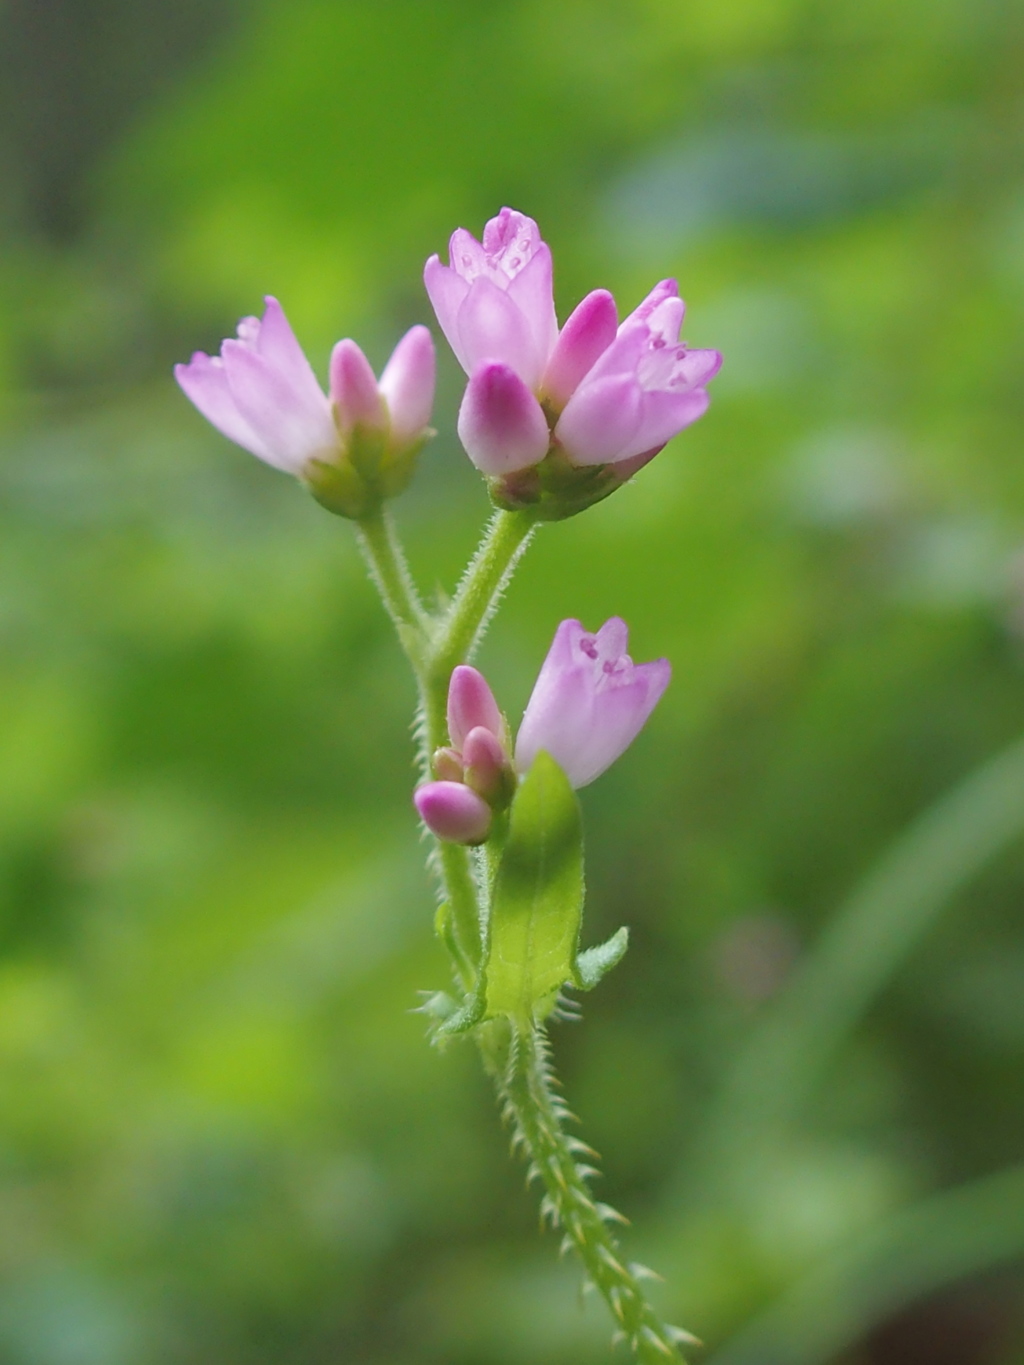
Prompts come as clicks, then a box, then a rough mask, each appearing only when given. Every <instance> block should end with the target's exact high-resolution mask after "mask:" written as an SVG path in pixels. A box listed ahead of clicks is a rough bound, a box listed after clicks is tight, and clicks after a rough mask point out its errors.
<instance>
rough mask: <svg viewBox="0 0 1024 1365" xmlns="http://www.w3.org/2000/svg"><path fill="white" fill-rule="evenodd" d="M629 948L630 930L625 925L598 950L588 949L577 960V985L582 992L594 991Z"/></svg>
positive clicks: (600, 944) (599, 945)
mask: <svg viewBox="0 0 1024 1365" xmlns="http://www.w3.org/2000/svg"><path fill="white" fill-rule="evenodd" d="M628 947H629V930H628V929H627V928H626V926H625V925H623V926H622V928H621V929H620V930H619V932H618V933H617V934H612V936H611V938H610V939H608V940H607V941H606V942H604V943H599V944H598V945H597V947H596V948H587V949H586V951H585V952H582V953H580V955H579V957H578V958H577V959H576V973H575V976H576V985H577V986H578V987H579V988H580V990H581V991H592V990H593V989H594V987H595V986H596V985H597V983H598V982H599V981H600V980H601V978H602V977H603V976H607V975H608V973H609V972H610V971H611V969H612V968H613V967H614V966H616V965H617V964H618V963H619V962H621V961H622V959H623V958H624V957H625V956H626V949H627V948H628Z"/></svg>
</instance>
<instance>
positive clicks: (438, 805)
mask: <svg viewBox="0 0 1024 1365" xmlns="http://www.w3.org/2000/svg"><path fill="white" fill-rule="evenodd" d="M413 801H414V802H415V805H416V809H417V810H418V811H419V814H420V819H421V820H422V821H423V823H424V824H425V825H426V827H427V828H428V829H429V830H430V831H431V832H432V833H433V834H436V835H437V837H438V838H439V839H447V840H448V841H450V842H451V843H457V844H478V843H481V842H482V841H483V840H484V839H486V837H487V831H488V830H489V829H490V827H491V808H490V806H489V805H488V804H487V802H486V801H485V800H484V799H483V798H482V797H480V796H477V794H476V792H475V791H473V789H472V788H471V787H467V786H465V785H464V784H463V783H461V782H427V783H424V785H423V786H422V787H417V788H416V791H415V792H414V793H413Z"/></svg>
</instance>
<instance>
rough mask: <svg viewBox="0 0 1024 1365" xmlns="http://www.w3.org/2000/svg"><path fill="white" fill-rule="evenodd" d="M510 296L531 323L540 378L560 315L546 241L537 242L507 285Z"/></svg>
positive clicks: (549, 250) (552, 344)
mask: <svg viewBox="0 0 1024 1365" xmlns="http://www.w3.org/2000/svg"><path fill="white" fill-rule="evenodd" d="M508 296H509V298H510V299H511V300H512V301H513V302H514V303H515V304H517V305H518V307H519V309H520V310H521V312H522V314H523V316H524V317H525V318H526V320H527V322H528V324H529V327H530V332H531V335H532V337H533V345H534V359H535V365H536V369H537V373H538V379H539V377H540V373H541V371H542V370H543V368H544V366H545V365H546V364H547V360H548V357H549V356H550V355H551V352H552V350H553V349H554V345H555V342H556V341H557V339H558V318H557V317H556V315H555V297H554V294H553V292H552V266H551V249H550V248H549V247H548V245H547V243H546V242H540V243H538V245H537V249H536V251H535V252H534V255H533V258H532V260H530V261H528V262H527V264H526V265H525V266H523V268H522V269H521V270H520V271H519V273H518V274H516V275H514V276H513V278H512V280H511V281H510V283H509V286H508ZM523 377H524V378H525V377H526V376H525V375H524V376H523Z"/></svg>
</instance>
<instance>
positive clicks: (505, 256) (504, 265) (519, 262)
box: [483, 208, 547, 279]
mask: <svg viewBox="0 0 1024 1365" xmlns="http://www.w3.org/2000/svg"><path fill="white" fill-rule="evenodd" d="M542 248H543V249H544V250H546V249H547V247H546V244H545V242H544V240H543V238H542V237H541V235H540V228H539V227H538V226H537V224H536V223H535V222H534V220H533V219H532V218H528V217H527V216H526V214H525V213H520V212H519V211H518V209H510V208H503V209H502V210H501V212H500V213H499V214H498V215H497V217H495V218H491V219H489V220H488V222H487V223H486V224H485V226H484V231H483V250H484V252H485V254H486V256H487V258H488V261H489V262H490V264H491V265H492V266H493V267H497V268H498V269H499V270H501V271H502V272H503V273H504V274H505V275H506V276H507V277H508V278H509V279H512V278H514V277H515V275H516V274H517V273H518V272H519V271H520V270H522V269H523V267H524V266H526V265H527V264H528V263H529V262H530V261H532V260H533V258H534V256H535V255H536V253H537V252H538V251H540V250H541V249H542Z"/></svg>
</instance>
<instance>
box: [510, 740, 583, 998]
mask: <svg viewBox="0 0 1024 1365" xmlns="http://www.w3.org/2000/svg"><path fill="white" fill-rule="evenodd" d="M582 913H583V825H582V821H581V819H580V808H579V803H578V802H577V800H576V794H575V792H574V791H573V789H572V787H571V786H570V785H569V779H568V778H567V777H566V775H565V773H564V772H562V769H561V768H560V767H559V766H558V764H557V763H556V762H555V760H554V759H553V758H552V757H551V756H550V755H549V754H546V753H540V754H538V755H537V757H536V759H535V760H534V762H533V766H532V767H531V768H530V771H529V773H528V774H527V776H526V778H525V780H524V782H523V784H522V786H521V787H520V788H519V790H518V791H517V792H516V795H515V799H514V800H513V802H512V809H511V812H510V820H509V832H508V842H507V843H506V845H505V850H504V853H503V854H502V859H501V865H500V867H499V869H498V875H497V879H496V882H495V888H494V903H493V906H492V910H491V922H490V949H489V953H488V958H487V1013H488V1014H489V1015H495V1014H510V1015H513V1016H515V1017H516V1018H520V1019H523V1018H529V1017H531V1016H532V1015H533V1014H534V1013H535V1012H536V1010H537V1007H538V1006H542V1007H543V1006H544V1005H545V1004H546V1003H547V1002H548V1001H552V1002H553V1000H554V997H555V996H556V995H557V993H558V991H559V990H560V989H561V987H562V986H563V985H564V984H565V983H566V982H567V981H571V980H572V979H573V978H574V972H575V964H576V950H577V947H578V944H579V934H580V919H581V916H582Z"/></svg>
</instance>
